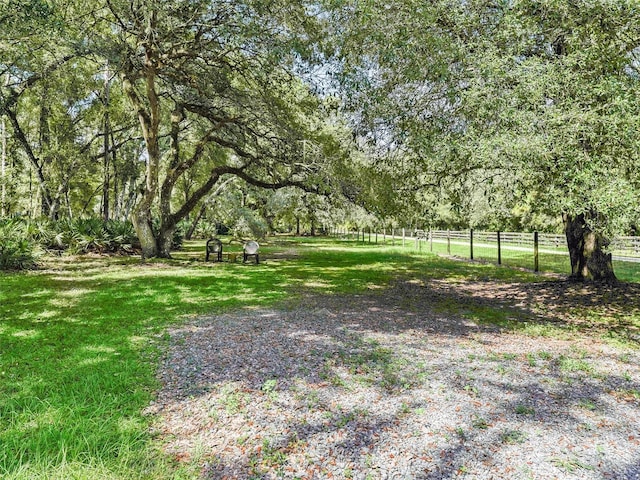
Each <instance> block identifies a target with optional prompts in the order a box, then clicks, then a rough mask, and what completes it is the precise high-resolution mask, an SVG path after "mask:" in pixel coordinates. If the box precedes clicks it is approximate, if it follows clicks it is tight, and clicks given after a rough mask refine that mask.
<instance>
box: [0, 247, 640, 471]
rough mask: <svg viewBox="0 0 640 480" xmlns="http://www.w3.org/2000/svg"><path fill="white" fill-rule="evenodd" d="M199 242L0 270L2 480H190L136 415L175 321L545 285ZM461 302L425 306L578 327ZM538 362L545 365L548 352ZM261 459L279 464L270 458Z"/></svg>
mask: <svg viewBox="0 0 640 480" xmlns="http://www.w3.org/2000/svg"><path fill="white" fill-rule="evenodd" d="M203 244H204V242H189V243H187V244H186V246H185V248H184V250H183V251H181V252H177V253H176V254H175V258H174V259H171V260H153V261H148V262H144V263H141V262H140V260H139V259H138V258H122V257H98V256H85V257H66V256H62V257H51V258H46V259H45V261H44V264H43V267H42V268H41V269H40V270H37V271H29V272H22V273H0V318H1V319H2V321H1V322H0V346H1V347H0V477H2V478H7V479H15V480H18V479H32V478H35V479H38V478H42V479H45V478H46V479H57V478H60V479H62V478H80V479H82V478H87V479H88V478H105V479H111V478H113V479H129V478H153V479H156V478H181V476H183V477H184V478H190V475H191V473H192V472H191V471H189V470H184V469H183V470H181V469H180V468H178V467H176V465H174V464H173V463H172V461H171V460H170V459H167V458H165V457H163V456H162V455H161V454H160V453H159V450H158V449H157V448H156V447H157V446H156V444H155V442H154V438H153V434H152V433H151V432H152V430H151V429H150V423H151V422H152V419H151V418H149V417H146V416H144V415H143V413H142V412H143V410H144V408H145V407H146V406H147V405H148V404H149V403H150V401H151V400H152V398H153V395H154V392H155V391H156V389H157V387H158V385H157V382H156V379H155V370H156V367H157V360H158V352H159V347H160V346H161V345H162V342H164V341H165V338H164V337H163V336H162V335H161V334H162V332H163V330H164V329H165V328H166V327H167V326H168V325H172V324H176V323H178V322H180V321H182V320H183V319H186V318H190V317H193V316H197V315H202V314H207V313H211V312H222V311H225V310H229V309H234V308H250V307H258V306H268V305H273V304H276V303H278V302H282V301H285V300H287V301H291V299H292V298H293V299H294V301H295V298H299V299H300V298H302V297H303V295H304V294H308V293H312V294H332V293H338V292H339V293H342V294H345V293H346V294H349V293H358V292H362V291H365V290H376V289H384V288H386V287H387V286H388V285H389V283H390V282H392V281H394V280H395V279H405V280H407V281H415V282H422V283H423V284H424V285H425V288H429V285H430V284H429V282H443V284H445V285H446V286H447V288H448V289H449V290H451V292H453V293H455V289H456V288H457V286H461V285H465V284H468V283H469V282H494V283H498V284H502V283H508V284H518V285H523V284H533V283H535V282H539V281H540V276H537V275H534V274H532V273H530V272H526V271H522V270H512V269H508V268H499V267H496V266H493V265H490V264H481V263H463V262H459V261H452V260H448V259H443V258H439V257H437V256H434V255H431V254H428V253H426V252H422V253H420V252H412V251H410V250H408V249H402V247H400V246H389V245H384V246H383V245H377V246H376V245H368V244H357V243H355V242H352V241H338V240H335V239H326V238H320V239H287V240H282V241H272V242H271V243H267V244H265V245H263V246H262V247H261V257H262V258H264V259H265V260H266V261H265V262H264V263H262V264H260V265H255V264H246V265H243V264H241V263H221V264H220V263H211V262H210V263H205V262H204V261H203V259H204V247H203ZM230 249H231V250H234V249H236V250H240V248H239V247H231V248H230ZM429 292H430V290H425V293H429ZM460 295H463V294H462V293H461V294H460ZM460 298H461V297H460V296H456V295H455V294H450V295H440V296H434V307H435V308H437V310H438V311H440V312H442V313H443V314H447V315H460V316H463V317H465V318H468V319H470V320H472V321H476V322H485V323H494V324H497V325H501V326H503V327H504V328H518V329H520V330H521V331H522V332H523V333H525V334H531V335H537V334H539V335H545V334H546V335H560V334H574V333H575V332H576V331H578V332H580V331H582V330H580V329H577V330H576V329H575V328H570V329H567V328H565V326H564V325H563V324H562V322H555V323H547V322H546V321H545V320H546V319H547V317H544V318H540V319H539V320H540V321H533V320H531V319H529V317H528V316H527V319H528V320H527V323H523V322H522V316H523V314H522V312H521V311H520V310H519V309H517V308H515V307H513V306H509V307H503V306H502V305H500V304H497V303H495V302H484V303H483V302H480V303H477V302H476V303H474V302H461V301H460ZM408 307H409V308H410V305H409V306H408ZM626 308H628V309H629V310H628V312H631V313H630V314H628V315H625V311H624V310H622V311H621V312H610V311H603V310H601V309H598V308H597V306H594V307H593V308H591V309H589V310H588V312H587V313H588V316H589V319H590V320H591V321H592V322H597V323H598V324H599V325H600V326H601V328H603V329H604V330H608V326H609V325H611V326H613V327H615V328H616V329H617V328H619V327H620V326H621V325H622V324H621V320H620V319H621V318H623V319H624V322H625V323H624V325H623V326H628V327H629V328H631V327H633V328H637V327H638V325H639V324H640V321H639V318H640V316H639V315H638V314H637V313H636V310H635V307H633V306H629V305H627V306H626ZM527 315H528V314H527ZM585 315H586V313H585ZM556 316H557V312H554V313H550V314H549V315H548V317H554V318H555V317H556ZM585 331H586V327H585ZM617 331H618V330H616V332H617ZM567 332H569V333H567ZM616 338H618V337H616ZM621 345H622V347H623V348H628V347H629V345H630V344H629V343H625V342H621ZM534 353H536V352H532V355H533V354H534ZM537 359H539V360H547V358H546V355H544V354H543V352H538V353H537ZM340 360H341V362H342V363H343V364H344V366H345V367H346V368H348V369H350V370H351V371H352V372H355V373H357V374H358V375H359V377H360V378H361V380H362V381H363V382H374V383H379V384H381V385H383V386H384V387H385V388H388V389H402V388H403V386H404V385H405V383H407V382H409V380H408V379H406V378H401V377H398V376H397V375H395V371H396V369H397V366H396V365H394V364H393V361H392V359H391V357H390V355H389V352H388V351H387V350H385V349H383V348H380V347H377V346H376V345H375V344H363V345H358V344H354V349H353V352H351V353H349V354H348V355H347V354H344V355H343V357H341V358H340ZM535 360H536V358H535V357H534V356H532V357H531V359H530V361H532V362H534V361H535ZM561 362H562V363H561V365H562V368H563V369H564V370H566V371H569V372H571V371H587V370H588V369H589V368H590V365H589V364H588V363H586V361H585V360H584V359H581V358H576V359H573V358H563V359H561ZM336 381H337V380H336ZM275 390H276V385H273V386H272V385H265V392H266V393H275V392H274V391H275ZM236 393H237V392H229V393H228V408H229V409H241V408H242V401H243V398H242V397H241V396H239V395H235V394H236ZM310 401H311V399H310ZM475 423H477V425H476V424H475ZM475 423H474V426H475V427H476V428H483V427H482V422H480V421H478V422H475ZM485 424H486V422H485ZM507 440H508V441H511V440H513V439H512V438H511V436H509V438H507ZM516 440H517V439H516ZM275 453H277V452H276V451H275V450H274V455H275ZM268 460H269V462H272V461H273V462H275V461H276V459H275V456H274V459H268ZM262 461H266V460H265V459H264V458H263V459H262Z"/></svg>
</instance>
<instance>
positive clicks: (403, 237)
mask: <svg viewBox="0 0 640 480" xmlns="http://www.w3.org/2000/svg"><path fill="white" fill-rule="evenodd" d="M404 233H405V232H404V227H402V248H404V243H405V236H404Z"/></svg>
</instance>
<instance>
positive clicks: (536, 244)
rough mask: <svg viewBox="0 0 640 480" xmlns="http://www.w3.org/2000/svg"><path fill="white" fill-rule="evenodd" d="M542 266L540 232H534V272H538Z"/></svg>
mask: <svg viewBox="0 0 640 480" xmlns="http://www.w3.org/2000/svg"><path fill="white" fill-rule="evenodd" d="M539 267H540V265H539V263H538V232H533V271H534V272H538V271H539V270H540V269H539Z"/></svg>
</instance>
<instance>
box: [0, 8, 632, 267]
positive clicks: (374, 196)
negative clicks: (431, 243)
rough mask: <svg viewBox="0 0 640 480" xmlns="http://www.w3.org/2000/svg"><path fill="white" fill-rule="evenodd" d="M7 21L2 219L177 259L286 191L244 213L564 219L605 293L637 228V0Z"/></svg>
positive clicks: (31, 11)
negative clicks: (124, 224)
mask: <svg viewBox="0 0 640 480" xmlns="http://www.w3.org/2000/svg"><path fill="white" fill-rule="evenodd" d="M0 19H2V22H3V25H6V28H4V29H3V30H2V32H0V47H1V48H2V51H3V57H2V60H0V114H1V115H2V122H3V123H2V129H1V131H2V132H3V133H2V135H3V153H2V167H3V168H2V172H3V173H2V189H3V190H2V191H3V196H2V211H3V212H4V214H7V212H17V211H28V212H29V214H30V215H34V214H35V213H36V212H39V213H41V214H44V215H47V216H49V217H51V218H57V217H59V216H73V215H75V216H78V215H83V214H87V213H90V212H93V213H96V212H99V213H100V215H101V216H102V217H103V218H105V219H108V218H109V217H113V216H117V217H130V218H131V219H132V221H133V223H134V225H135V228H136V231H137V234H138V237H139V239H140V241H141V244H142V250H143V255H144V256H155V255H160V256H168V255H169V249H170V246H171V242H170V239H171V236H172V233H173V232H174V231H175V229H176V228H177V225H178V224H179V223H180V222H181V221H183V220H185V219H187V218H189V219H190V220H192V221H194V219H195V220H196V221H197V218H199V217H200V216H201V215H202V212H204V210H206V208H207V206H208V205H212V204H213V203H215V199H214V198H212V197H213V196H215V195H222V194H225V193H224V192H227V193H228V190H229V189H236V188H240V187H239V186H240V185H243V187H242V188H245V189H246V188H249V190H246V191H247V192H249V191H250V189H251V188H259V189H266V190H268V191H271V190H277V189H280V188H287V187H294V188H297V189H299V191H298V193H293V191H292V190H289V189H286V190H285V191H283V192H282V193H280V194H278V195H277V196H274V198H272V199H271V198H261V199H260V200H259V201H256V202H254V206H255V208H256V209H257V210H258V211H262V212H264V214H265V215H266V216H267V217H269V215H272V213H273V211H278V212H280V213H281V214H282V216H283V218H288V219H289V220H287V221H288V222H291V221H292V219H293V218H296V219H297V220H298V221H299V220H300V219H301V218H305V219H306V220H307V221H309V222H312V223H314V222H315V221H316V220H317V217H316V214H315V213H314V212H317V211H318V210H319V209H320V210H324V211H327V208H326V206H325V207H323V208H320V207H319V205H322V204H323V202H324V200H321V199H317V198H313V197H310V196H308V195H313V194H314V193H316V194H317V193H321V194H333V195H337V196H340V197H341V198H344V199H347V200H349V201H351V202H353V203H356V204H358V205H360V206H364V207H365V208H366V209H367V210H369V211H370V212H373V213H374V214H377V215H379V216H381V217H387V218H395V219H396V220H397V221H402V222H408V221H413V220H414V218H415V217H416V216H418V217H420V218H423V219H425V221H428V222H432V221H437V219H440V221H441V222H466V223H467V224H469V225H470V226H472V227H474V226H483V225H491V226H492V227H494V228H504V226H505V225H514V224H516V225H520V226H525V227H530V228H546V227H548V226H549V225H550V224H551V221H550V220H549V218H553V217H555V218H558V219H561V221H562V223H563V225H564V229H565V232H566V234H567V239H568V245H569V248H570V251H571V256H572V273H573V275H574V276H575V277H576V278H602V279H607V278H613V277H614V275H613V270H612V268H611V259H610V255H609V253H608V250H607V248H608V245H609V241H610V239H611V238H612V237H613V236H615V235H617V234H619V233H622V232H628V231H631V230H634V229H636V228H637V225H638V213H637V212H638V209H637V208H636V207H637V205H638V195H639V189H638V178H640V176H639V175H638V173H639V167H640V159H639V154H640V153H639V148H638V146H639V145H640V143H639V138H638V135H639V133H638V132H639V131H640V129H639V128H638V126H639V125H638V122H639V120H638V119H639V118H640V115H639V114H640V111H639V109H640V102H639V101H638V100H639V98H638V95H639V94H638V92H639V91H640V90H639V89H638V82H639V80H640V77H639V73H640V71H639V69H640V63H639V58H638V57H639V56H640V8H639V7H638V5H637V4H636V3H635V2H632V1H628V0H620V1H616V2H603V1H595V0H571V1H564V0H543V1H540V0H491V1H485V0H482V1H480V0H473V1H460V0H434V1H430V2H421V1H416V0H391V1H389V2H384V3H381V2H373V1H360V0H358V1H356V0H324V1H320V2H314V1H304V0H269V1H262V0H261V1H254V0H246V1H242V2H227V1H222V2H211V1H209V0H196V1H182V0H172V1H169V2H162V3H158V2H152V1H150V0H135V1H126V2H125V1H122V0H107V1H106V2H104V3H101V2H93V1H88V2H76V1H70V2H69V1H65V2H62V1H59V0H49V1H43V0H11V1H8V2H5V3H4V4H3V5H2V6H0ZM352 139H355V142H354V141H353V140H352ZM7 170H8V171H9V173H7ZM231 178H237V179H239V181H240V183H235V182H231V180H230V179H231ZM27 190H28V192H27ZM36 190H37V196H34V192H35V191H36ZM6 192H9V194H10V195H7V193H6ZM301 192H308V193H307V194H303V193H301ZM21 193H28V194H26V195H24V198H28V199H30V201H31V203H32V204H30V205H25V203H24V200H21ZM258 197H260V195H258V196H257V197H256V198H258ZM34 198H37V200H38V203H39V205H33V199H34ZM229 198H232V197H229ZM242 198H243V201H245V200H246V198H248V197H246V196H245V195H244V194H243V195H242ZM241 208H244V206H242V207H241ZM407 212H410V215H409V216H412V218H408V214H407ZM236 217H237V218H240V217H239V216H238V215H236ZM264 220H265V221H266V222H267V223H269V222H271V223H272V224H273V218H271V219H270V218H265V219H264ZM194 224H195V223H194Z"/></svg>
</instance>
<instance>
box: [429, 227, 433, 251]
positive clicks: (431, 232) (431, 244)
mask: <svg viewBox="0 0 640 480" xmlns="http://www.w3.org/2000/svg"><path fill="white" fill-rule="evenodd" d="M429 251H430V252H433V230H431V229H429Z"/></svg>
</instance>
